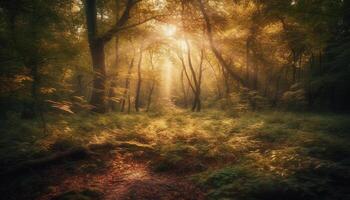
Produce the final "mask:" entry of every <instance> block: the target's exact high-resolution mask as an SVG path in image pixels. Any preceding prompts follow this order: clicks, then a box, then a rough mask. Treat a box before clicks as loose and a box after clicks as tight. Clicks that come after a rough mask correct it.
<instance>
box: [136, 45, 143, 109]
mask: <svg viewBox="0 0 350 200" xmlns="http://www.w3.org/2000/svg"><path fill="white" fill-rule="evenodd" d="M141 63H142V49H141V48H140V58H139V62H138V64H137V85H136V94H135V95H136V96H135V110H136V112H139V111H140V93H141V82H142V77H141Z"/></svg>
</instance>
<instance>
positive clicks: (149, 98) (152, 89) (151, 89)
mask: <svg viewBox="0 0 350 200" xmlns="http://www.w3.org/2000/svg"><path fill="white" fill-rule="evenodd" d="M155 85H156V81H155V80H153V81H152V85H151V88H150V91H149V93H148V99H147V109H146V112H148V111H149V109H150V107H151V102H152V95H153V91H154V88H155Z"/></svg>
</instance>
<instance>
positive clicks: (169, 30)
mask: <svg viewBox="0 0 350 200" xmlns="http://www.w3.org/2000/svg"><path fill="white" fill-rule="evenodd" d="M162 29H163V33H164V35H165V36H167V37H171V36H174V35H175V33H176V26H174V25H172V24H166V25H164V26H163V27H162Z"/></svg>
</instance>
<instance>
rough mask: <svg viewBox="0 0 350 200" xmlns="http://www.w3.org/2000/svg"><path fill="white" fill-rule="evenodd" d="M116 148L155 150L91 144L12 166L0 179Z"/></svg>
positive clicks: (125, 144) (130, 144)
mask: <svg viewBox="0 0 350 200" xmlns="http://www.w3.org/2000/svg"><path fill="white" fill-rule="evenodd" d="M115 148H120V149H123V150H126V151H131V152H135V151H145V152H152V150H153V148H152V147H151V146H150V145H144V144H139V143H134V142H120V143H115V144H112V143H102V144H90V145H88V146H86V147H76V148H72V149H70V150H67V151H63V152H57V153H54V154H52V155H49V156H47V157H44V158H38V159H34V160H29V161H24V162H22V163H20V164H18V165H17V166H12V167H10V168H9V169H8V170H5V171H4V172H2V173H0V177H9V176H13V175H20V174H22V173H25V172H28V171H30V170H35V169H40V168H43V167H47V166H49V165H52V164H55V163H58V162H60V161H62V160H81V159H86V158H88V157H89V156H91V155H98V153H96V152H99V151H101V150H103V151H108V150H112V149H115Z"/></svg>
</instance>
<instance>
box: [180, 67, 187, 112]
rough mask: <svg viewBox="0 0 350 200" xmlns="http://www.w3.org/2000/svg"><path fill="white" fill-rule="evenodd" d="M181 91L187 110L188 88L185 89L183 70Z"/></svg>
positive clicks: (182, 73)
mask: <svg viewBox="0 0 350 200" xmlns="http://www.w3.org/2000/svg"><path fill="white" fill-rule="evenodd" d="M181 89H182V93H183V101H184V106H185V108H187V106H188V105H187V103H188V102H187V92H186V88H185V83H184V69H182V71H181Z"/></svg>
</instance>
